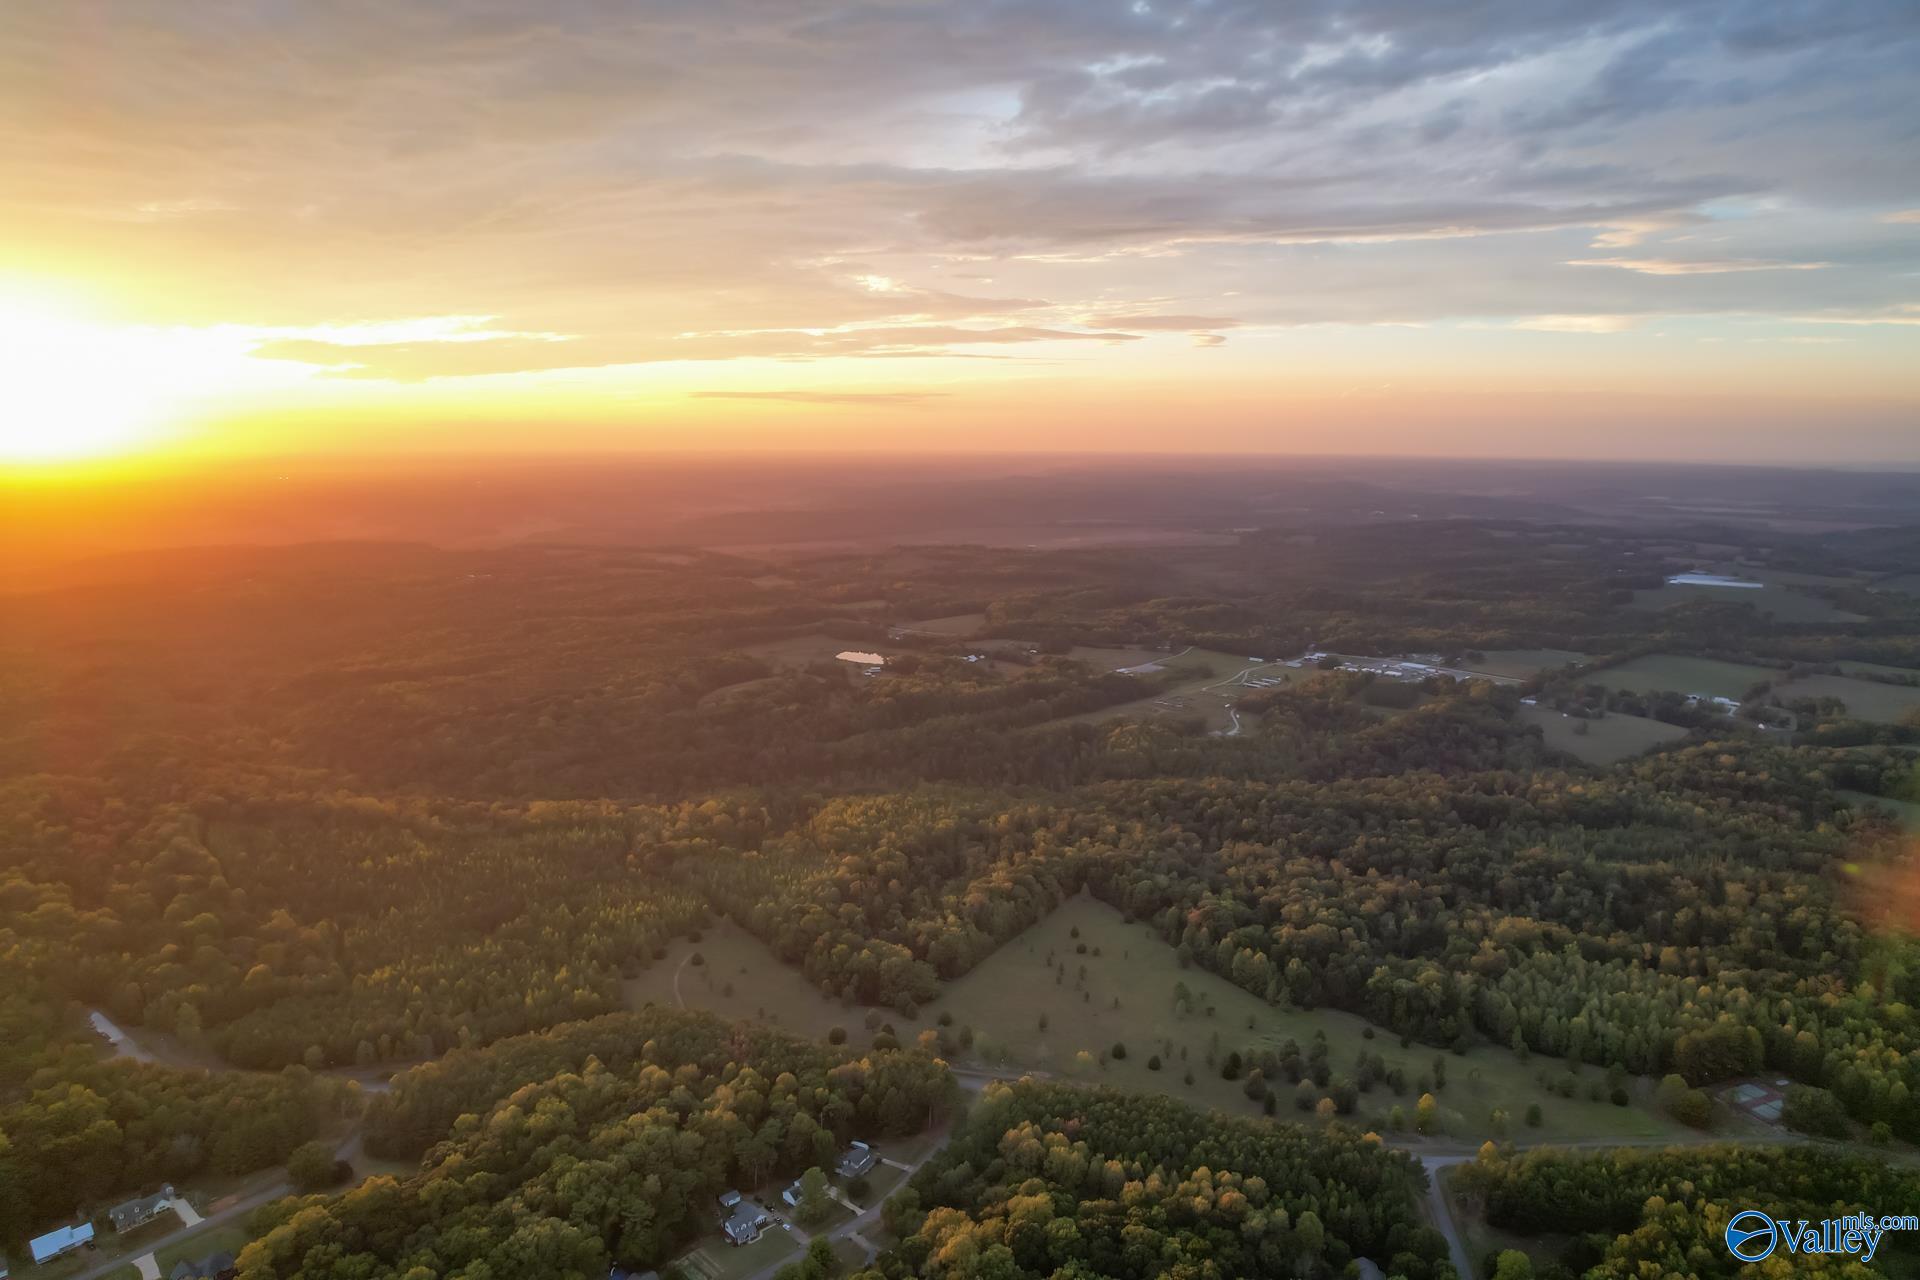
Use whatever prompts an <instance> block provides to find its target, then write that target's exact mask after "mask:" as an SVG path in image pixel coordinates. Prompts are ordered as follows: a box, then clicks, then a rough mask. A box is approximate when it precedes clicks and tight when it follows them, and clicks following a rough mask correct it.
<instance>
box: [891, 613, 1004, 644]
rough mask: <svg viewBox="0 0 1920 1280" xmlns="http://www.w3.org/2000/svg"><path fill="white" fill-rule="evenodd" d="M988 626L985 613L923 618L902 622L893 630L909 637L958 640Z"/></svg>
mask: <svg viewBox="0 0 1920 1280" xmlns="http://www.w3.org/2000/svg"><path fill="white" fill-rule="evenodd" d="M986 625H987V615H986V614H984V613H956V614H951V615H949V616H947V617H944V618H922V619H920V620H919V621H917V622H902V623H900V624H899V625H898V626H896V627H894V628H893V629H894V630H895V631H903V632H906V633H908V634H909V635H917V636H944V637H949V638H952V639H956V640H957V639H963V638H965V637H967V636H970V635H973V634H974V633H975V632H977V631H979V630H980V628H982V627H984V626H986Z"/></svg>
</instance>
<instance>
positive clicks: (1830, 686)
mask: <svg viewBox="0 0 1920 1280" xmlns="http://www.w3.org/2000/svg"><path fill="white" fill-rule="evenodd" d="M1775 692H1776V693H1778V694H1779V695H1780V696H1781V697H1782V698H1785V699H1787V700H1789V701H1791V700H1793V699H1795V698H1838V699H1840V701H1842V702H1844V703H1846V704H1847V715H1849V716H1850V717H1852V718H1853V719H1855V720H1871V721H1873V722H1874V723H1875V724H1898V723H1899V722H1900V721H1901V720H1902V719H1904V718H1905V717H1907V716H1909V715H1912V714H1914V713H1915V712H1916V711H1920V687H1916V686H1914V685H1910V684H1882V683H1881V682H1880V681H1878V680H1853V679H1850V678H1848V677H1846V676H1802V677H1801V678H1800V679H1798V680H1794V681H1791V682H1790V683H1787V684H1782V685H1779V686H1777V687H1776V689H1775Z"/></svg>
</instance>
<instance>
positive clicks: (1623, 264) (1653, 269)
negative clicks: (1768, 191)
mask: <svg viewBox="0 0 1920 1280" xmlns="http://www.w3.org/2000/svg"><path fill="white" fill-rule="evenodd" d="M1567 265H1568V266H1570V267H1617V268H1619V269H1620V270H1622V271H1637V272H1639V273H1640V274H1641V275H1643V276H1718V275H1728V274H1731V273H1733V272H1738V271H1824V270H1826V269H1827V268H1828V267H1830V266H1832V265H1833V264H1832V263H1831V262H1778V261H1769V260H1767V259H1765V258H1709V259H1691V260H1688V259H1673V258H1574V259H1571V260H1570V261H1569V262H1568V263H1567Z"/></svg>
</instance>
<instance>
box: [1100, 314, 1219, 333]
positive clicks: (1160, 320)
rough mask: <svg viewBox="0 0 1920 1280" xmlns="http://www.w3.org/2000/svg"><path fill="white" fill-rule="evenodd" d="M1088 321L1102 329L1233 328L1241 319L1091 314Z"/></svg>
mask: <svg viewBox="0 0 1920 1280" xmlns="http://www.w3.org/2000/svg"><path fill="white" fill-rule="evenodd" d="M1087 323H1088V324H1090V325H1093V326H1094V327H1096V328H1101V329H1173V330H1194V329H1233V328H1237V327H1239V324H1240V321H1238V320H1235V319H1232V318H1231V317H1228V316H1159V315H1140V316H1129V315H1120V314H1108V315H1100V316H1090V317H1088V319H1087Z"/></svg>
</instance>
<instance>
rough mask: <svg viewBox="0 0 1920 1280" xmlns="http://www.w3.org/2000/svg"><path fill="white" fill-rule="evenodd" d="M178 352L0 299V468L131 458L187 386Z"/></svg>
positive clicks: (148, 335) (62, 313)
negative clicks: (2, 368) (0, 464)
mask: <svg viewBox="0 0 1920 1280" xmlns="http://www.w3.org/2000/svg"><path fill="white" fill-rule="evenodd" d="M180 345H181V344H180V342H179V341H178V340H176V339H174V338H173V337H171V336H170V335H168V334H166V333H162V332H155V331H152V330H146V329H136V328H126V329H120V328H114V327H112V326H109V325H104V324H101V323H98V322H96V321H94V320H92V319H90V318H88V317H87V316H86V315H85V314H84V313H82V312H81V311H80V310H78V309H77V308H74V307H71V306H68V305H65V304H62V303H59V302H54V301H50V300H43V299H40V298H34V297H30V296H25V295H11V294H0V350H4V351H5V352H6V356H7V366H8V369H7V374H6V376H5V378H4V379H0V461H5V462H9V463H29V462H59V461H69V460H72V459H77V458H93V457H99V456H102V455H105V454H113V453H118V452H122V451H125V450H127V449H130V448H135V447H137V446H139V445H141V444H142V443H144V442H146V441H149V440H151V439H152V438H153V437H155V436H156V435H158V434H159V433H160V431H161V430H162V428H163V427H164V426H165V424H166V421H167V416H168V411H169V409H170V408H171V407H172V406H173V404H174V403H175V401H176V400H177V398H178V396H179V394H180V392H181V390H182V389H183V387H184V386H185V385H186V382H185V380H186V379H188V378H189V377H191V376H192V366H191V362H186V363H183V362H182V361H181V358H180V357H181V354H182V353H181V351H180V349H179V348H180Z"/></svg>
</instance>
